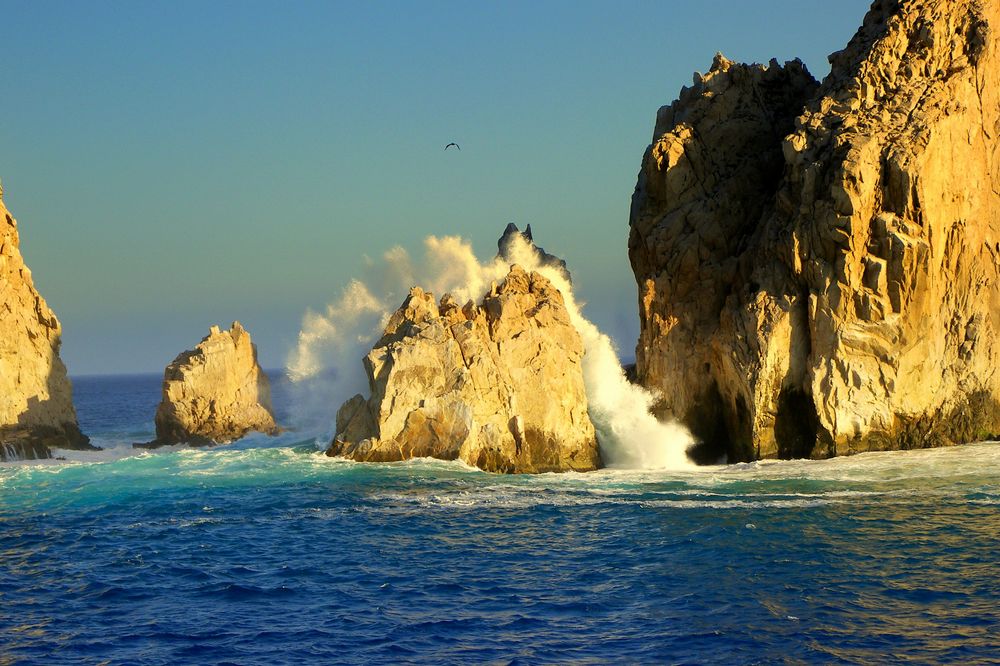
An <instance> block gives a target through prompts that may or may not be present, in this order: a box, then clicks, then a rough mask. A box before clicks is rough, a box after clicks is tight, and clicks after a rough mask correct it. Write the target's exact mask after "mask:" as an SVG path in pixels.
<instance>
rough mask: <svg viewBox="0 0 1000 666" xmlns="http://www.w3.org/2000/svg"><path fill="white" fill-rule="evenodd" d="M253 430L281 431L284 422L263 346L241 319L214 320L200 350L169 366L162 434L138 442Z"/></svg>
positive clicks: (195, 439)
mask: <svg viewBox="0 0 1000 666" xmlns="http://www.w3.org/2000/svg"><path fill="white" fill-rule="evenodd" d="M253 431H256V432H262V433H266V434H268V435H276V434H278V432H279V428H278V426H277V425H276V424H275V422H274V414H273V411H272V408H271V385H270V382H269V381H268V379H267V375H266V374H264V371H263V370H261V368H260V365H258V363H257V348H256V346H255V345H254V344H253V342H251V340H250V334H249V333H247V332H246V330H245V329H244V328H243V327H242V326H241V325H240V323H239V322H238V321H237V322H233V325H232V327H231V328H230V329H229V330H228V331H222V330H219V327H218V326H213V327H212V328H211V329H210V331H209V334H208V335H207V336H206V337H205V338H203V339H202V341H201V343H200V344H199V345H198V346H197V347H195V348H194V350H192V351H186V352H184V353H182V354H180V355H179V356H178V357H177V358H175V359H174V360H173V362H172V363H171V364H170V365H168V366H167V368H166V370H165V371H164V373H163V399H162V400H161V401H160V406H159V407H158V408H157V410H156V439H155V440H154V441H153V442H150V443H149V444H142V445H137V446H145V447H153V446H161V445H164V444H179V443H187V444H190V445H192V446H204V445H209V444H221V443H225V442H231V441H234V440H237V439H240V438H241V437H243V436H245V435H246V434H247V433H249V432H253Z"/></svg>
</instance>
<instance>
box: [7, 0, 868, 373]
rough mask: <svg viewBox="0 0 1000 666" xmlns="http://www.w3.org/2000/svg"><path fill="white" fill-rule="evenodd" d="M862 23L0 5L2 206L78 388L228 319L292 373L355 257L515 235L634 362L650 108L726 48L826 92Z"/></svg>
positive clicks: (664, 9)
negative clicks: (631, 254) (634, 223)
mask: <svg viewBox="0 0 1000 666" xmlns="http://www.w3.org/2000/svg"><path fill="white" fill-rule="evenodd" d="M868 5H869V2H868V1H867V0H864V1H862V0H838V2H836V3H831V2H828V1H827V0H768V1H767V2H759V1H758V2H751V1H748V0H716V1H715V2H712V3H692V2H666V1H662V0H661V1H659V2H629V3H617V2H588V1H582V0H581V1H576V2H569V1H566V2H562V1H559V2H556V1H547V0H542V1H535V2H503V3H497V2H494V3H482V2H440V1H435V2H420V3H417V2H412V3H404V2H363V3H362V2H295V3H286V2H257V1H239V2H225V1H215V2H202V1H189V0H182V1H178V2H130V1H119V2H106V1H96V2H85V3H84V2H67V1H62V2H34V1H17V2H11V1H8V0H0V20H2V23H0V25H2V29H3V41H4V61H3V70H2V91H3V102H4V103H3V104H2V105H0V177H2V179H3V187H4V201H5V203H6V204H7V206H8V208H9V209H10V210H11V212H12V213H13V215H14V216H15V217H16V218H17V219H18V222H19V228H20V232H21V249H22V252H23V254H24V256H25V260H26V262H27V263H28V266H29V267H30V268H31V269H32V273H33V276H34V279H35V284H36V286H37V287H38V289H39V291H40V292H41V293H42V295H43V296H44V297H45V299H46V300H47V301H48V302H49V305H50V306H51V307H52V308H53V309H54V310H55V312H56V314H57V315H58V317H59V319H60V320H61V321H62V324H63V360H64V361H65V362H66V365H67V367H68V368H69V371H70V374H71V375H85V374H105V373H125V372H162V370H163V367H164V366H165V365H166V364H167V363H169V362H170V361H171V360H172V359H173V358H174V356H175V355H177V354H178V353H179V352H181V351H182V350H184V349H190V348H191V347H192V346H193V345H195V344H196V343H197V342H198V341H199V340H200V339H201V337H202V336H204V335H205V334H206V333H207V331H208V327H209V326H210V325H211V324H213V323H218V324H221V325H228V324H229V322H231V321H232V320H234V319H238V320H240V321H242V322H243V324H244V325H245V326H246V327H247V329H248V330H249V331H250V332H251V334H252V335H253V337H254V340H255V342H256V343H257V346H258V350H259V353H260V358H261V362H262V364H263V365H264V367H268V368H278V367H282V366H283V365H284V362H285V358H286V355H287V354H288V352H289V350H290V349H291V348H292V347H293V345H294V344H295V340H296V336H297V334H298V330H299V325H300V323H301V318H302V315H303V313H304V312H305V310H306V309H307V308H313V309H317V310H319V309H322V308H323V307H324V306H325V304H326V303H327V302H329V301H331V300H333V299H335V298H336V297H337V296H338V295H339V294H340V292H341V290H342V289H343V288H344V286H345V285H346V284H347V282H348V281H349V279H350V278H351V277H352V276H353V275H356V274H360V273H361V271H362V268H363V257H364V256H365V255H368V256H372V257H376V256H379V255H381V254H382V253H383V252H384V251H386V250H388V249H389V248H391V247H392V246H394V245H401V246H403V247H405V248H407V249H409V250H410V251H411V252H413V253H414V254H418V253H420V252H421V251H422V247H421V242H422V239H423V238H424V237H425V236H426V235H428V234H436V235H461V236H463V237H465V238H467V239H469V240H470V241H471V242H472V244H473V247H474V248H475V249H476V252H477V254H478V255H479V256H480V258H481V259H488V258H490V257H492V256H493V254H495V252H496V239H497V237H498V236H499V235H500V233H501V231H502V230H503V228H504V227H505V226H506V225H507V223H508V222H515V223H517V224H519V225H520V226H521V227H522V228H523V227H524V225H525V224H529V223H530V224H531V225H532V229H533V231H534V233H535V240H536V242H538V243H539V244H540V245H542V246H543V247H545V249H546V250H547V251H549V252H552V253H554V254H557V255H559V256H561V257H563V258H565V259H566V260H567V262H568V263H569V266H570V269H571V270H572V271H573V274H574V280H575V283H576V285H577V290H578V293H579V295H580V297H581V298H582V299H583V300H584V301H586V302H587V303H588V305H587V307H586V310H585V311H586V314H587V315H588V316H589V317H590V318H591V319H592V320H594V322H595V323H597V324H598V326H600V327H601V328H602V329H603V330H605V331H606V332H608V333H610V334H611V335H612V336H613V337H614V338H615V339H616V341H617V343H618V345H619V347H620V349H621V353H622V356H623V357H625V358H630V357H632V356H633V350H634V345H635V339H636V335H637V333H638V315H637V306H636V289H635V282H634V279H633V277H632V273H631V270H630V267H629V263H628V255H627V239H628V206H629V199H630V196H631V194H632V190H633V187H634V185H635V178H636V173H637V172H638V169H639V165H640V161H641V157H642V153H643V151H644V149H645V148H646V146H647V144H648V143H649V141H650V137H651V133H652V128H653V120H654V118H655V114H656V110H657V108H658V107H660V106H661V105H663V104H668V103H670V102H671V101H672V100H673V99H675V98H676V96H677V94H678V92H679V91H680V88H681V87H682V86H684V85H690V83H691V76H692V72H694V71H696V70H700V71H706V70H707V69H708V68H709V67H710V65H711V62H712V57H713V55H714V54H715V52H716V51H722V52H723V53H724V54H725V55H726V56H727V57H729V58H731V59H734V60H739V61H746V62H751V61H753V62H767V61H768V60H770V59H771V58H772V57H774V58H777V59H778V60H781V61H785V60H790V59H792V58H795V57H799V58H801V59H802V60H803V61H804V62H805V63H806V65H807V66H808V67H809V69H810V71H811V72H812V73H813V74H814V75H815V76H817V78H822V77H823V76H825V75H826V74H827V73H828V71H829V65H828V64H827V61H826V56H827V55H828V54H829V53H832V52H834V51H836V50H838V49H841V48H843V47H844V46H845V45H846V44H847V41H848V40H849V39H850V37H851V36H852V35H853V34H854V32H855V30H856V29H857V27H858V26H859V25H860V24H861V20H862V18H863V16H864V14H865V12H866V10H867V9H868ZM451 141H456V142H458V143H459V144H461V152H458V151H456V150H454V149H452V150H449V151H447V152H445V151H444V150H443V148H444V146H445V144H447V143H448V142H451Z"/></svg>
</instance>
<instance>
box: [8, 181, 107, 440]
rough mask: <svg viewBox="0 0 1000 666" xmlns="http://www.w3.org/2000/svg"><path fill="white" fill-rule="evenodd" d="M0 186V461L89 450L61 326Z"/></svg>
mask: <svg viewBox="0 0 1000 666" xmlns="http://www.w3.org/2000/svg"><path fill="white" fill-rule="evenodd" d="M2 194H3V191H2V190H0V460H12V459H14V460H16V459H32V458H49V457H51V455H52V453H51V449H52V448H69V449H89V448H93V447H91V446H90V444H89V440H88V439H87V437H85V436H84V435H83V434H82V433H81V432H80V429H79V427H78V426H77V420H76V411H75V410H74V409H73V391H72V387H71V386H70V382H69V379H68V378H67V376H66V367H65V366H64V365H63V362H62V361H61V360H60V358H59V345H60V338H61V334H62V330H61V328H60V326H59V321H58V320H57V319H56V316H55V313H53V312H52V310H51V309H49V306H48V305H46V303H45V299H43V298H42V297H41V295H40V294H39V293H38V291H36V290H35V286H34V284H33V283H32V280H31V271H30V270H28V267H27V266H25V265H24V259H23V258H22V257H21V252H20V249H19V247H20V245H19V237H18V229H17V222H16V221H15V220H14V218H13V217H12V216H11V214H10V212H9V211H8V210H7V207H6V206H5V205H4V203H3V200H2Z"/></svg>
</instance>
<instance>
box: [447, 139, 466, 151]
mask: <svg viewBox="0 0 1000 666" xmlns="http://www.w3.org/2000/svg"><path fill="white" fill-rule="evenodd" d="M452 146H455V147H456V148H458V149H459V150H462V146H460V145H458V144H457V143H455V142H454V141H452V142H451V143H449V144H448V145H447V146H445V147H444V149H445V150H448V149H449V148H451V147H452Z"/></svg>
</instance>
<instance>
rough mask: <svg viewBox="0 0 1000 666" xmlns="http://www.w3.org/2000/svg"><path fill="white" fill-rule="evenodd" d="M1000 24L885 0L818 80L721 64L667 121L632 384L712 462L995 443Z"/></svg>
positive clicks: (656, 157)
mask: <svg viewBox="0 0 1000 666" xmlns="http://www.w3.org/2000/svg"><path fill="white" fill-rule="evenodd" d="M998 30H1000V5H998V3H996V2H988V3H982V2H974V1H966V0H954V1H951V2H941V1H936V2H930V1H924V0H913V1H909V2H894V1H890V0H879V1H877V2H875V3H874V4H873V5H872V9H871V11H870V12H869V13H868V15H867V17H866V18H865V20H864V25H863V26H862V27H861V29H860V30H859V31H858V33H857V34H856V35H855V37H854V38H853V39H852V40H851V42H850V44H848V46H847V48H846V49H844V50H843V51H840V52H838V53H835V54H834V55H833V56H831V62H832V65H833V69H832V72H831V74H830V75H829V77H828V78H827V79H826V80H825V81H824V82H823V83H822V85H821V86H819V88H818V89H816V84H815V83H814V82H813V81H812V80H811V77H810V76H809V75H808V74H807V73H806V72H805V71H804V69H803V68H802V66H801V65H800V64H798V63H796V62H793V63H786V64H785V65H784V66H781V65H778V64H777V63H775V62H772V63H771V64H770V65H768V66H767V67H763V66H759V65H752V66H748V65H738V64H734V63H731V62H729V61H728V60H726V59H725V58H722V57H721V56H720V57H717V58H716V61H715V63H714V64H713V66H712V70H711V71H710V72H709V73H708V74H706V75H704V76H700V75H699V76H697V77H696V80H695V85H694V87H693V88H691V89H685V90H684V91H682V93H681V96H680V99H679V100H678V101H676V102H674V103H673V104H672V105H670V106H667V107H664V108H662V109H661V110H660V112H659V114H658V117H657V124H656V130H655V133H654V137H653V143H652V145H651V146H650V147H649V149H647V151H646V154H645V157H644V159H643V165H642V170H641V172H640V174H639V180H638V184H637V186H636V191H635V194H634V196H633V202H632V211H631V219H630V226H631V236H630V240H629V255H630V258H631V262H632V267H633V269H634V272H635V275H636V281H637V283H638V287H639V306H640V317H641V334H640V338H639V343H638V346H637V350H636V355H637V375H638V379H639V381H640V382H641V383H642V384H643V385H645V386H647V387H650V388H652V389H654V390H657V391H659V393H660V395H661V399H660V401H659V403H658V405H657V412H658V413H659V414H660V415H671V416H674V417H676V418H678V419H680V420H681V421H682V422H684V423H685V424H687V425H688V426H689V427H690V428H691V429H692V430H693V431H694V433H695V434H696V435H697V436H698V437H699V438H700V439H701V440H702V441H703V442H704V443H705V445H706V446H707V447H709V448H710V449H713V448H714V450H710V451H707V452H705V454H706V457H709V458H710V457H712V455H714V454H718V453H720V452H725V453H728V455H729V457H730V460H747V459H755V458H769V457H810V456H811V457H827V456H833V455H842V454H849V453H855V452H860V451H868V450H879V449H898V448H916V447H925V446H934V445H943V444H950V443H954V442H963V441H972V440H977V439H983V438H987V437H990V436H995V435H997V434H1000V372H998V371H997V368H998V367H1000V269H998V266H1000V142H998V139H1000V95H998V82H1000V39H998V37H997V35H998ZM796 116H797V117H796Z"/></svg>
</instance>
